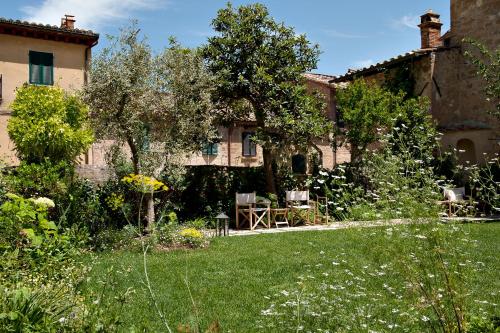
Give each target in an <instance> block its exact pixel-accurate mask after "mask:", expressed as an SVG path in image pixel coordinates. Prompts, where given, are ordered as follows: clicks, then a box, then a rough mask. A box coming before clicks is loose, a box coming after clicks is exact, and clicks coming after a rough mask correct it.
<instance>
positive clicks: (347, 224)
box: [229, 216, 500, 236]
mask: <svg viewBox="0 0 500 333" xmlns="http://www.w3.org/2000/svg"><path fill="white" fill-rule="evenodd" d="M441 220H442V221H443V222H452V221H453V222H469V223H474V222H476V223H479V222H493V221H500V216H494V217H480V218H479V217H478V218H460V217H452V218H442V219H441ZM412 222H414V220H411V219H394V220H380V221H343V222H333V223H330V224H316V225H303V226H297V227H280V228H276V227H272V228H270V229H266V228H261V229H255V230H234V229H231V230H230V231H229V236H250V235H259V234H275V233H280V232H297V231H318V230H337V229H347V228H370V227H381V226H390V225H401V224H409V223H412Z"/></svg>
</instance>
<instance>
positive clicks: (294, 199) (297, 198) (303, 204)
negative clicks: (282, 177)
mask: <svg viewBox="0 0 500 333" xmlns="http://www.w3.org/2000/svg"><path fill="white" fill-rule="evenodd" d="M312 203H313V202H312V201H310V200H309V191H286V208H287V209H288V210H289V211H290V215H291V224H292V226H294V225H295V224H296V223H294V217H295V215H296V214H297V213H298V212H300V211H304V210H305V211H306V214H307V218H306V224H309V215H310V212H311V210H312V211H313V212H315V208H314V206H313V205H312ZM314 219H315V218H314Z"/></svg>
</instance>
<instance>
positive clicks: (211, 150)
mask: <svg viewBox="0 0 500 333" xmlns="http://www.w3.org/2000/svg"><path fill="white" fill-rule="evenodd" d="M217 149H218V144H217V143H207V144H206V145H205V146H204V147H203V149H202V151H201V152H202V154H203V155H208V156H215V155H217V153H218V151H217Z"/></svg>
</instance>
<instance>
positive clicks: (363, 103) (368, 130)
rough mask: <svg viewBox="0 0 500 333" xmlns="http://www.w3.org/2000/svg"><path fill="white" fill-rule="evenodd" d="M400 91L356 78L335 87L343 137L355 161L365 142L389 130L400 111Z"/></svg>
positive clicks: (401, 96) (364, 147)
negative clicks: (395, 92)
mask: <svg viewBox="0 0 500 333" xmlns="http://www.w3.org/2000/svg"><path fill="white" fill-rule="evenodd" d="M403 100H404V93H403V92H400V93H397V94H394V93H391V92H390V91H389V90H386V89H383V88H380V87H378V86H377V85H371V84H369V83H367V82H366V81H364V80H356V81H354V82H353V83H351V84H349V85H348V86H347V87H345V88H344V89H341V90H339V91H338V94H337V105H338V107H339V110H340V112H341V113H342V117H343V119H344V122H345V124H346V127H347V131H346V132H345V138H346V140H347V142H348V143H349V144H350V146H351V154H352V160H353V161H359V159H360V158H361V154H362V152H363V151H364V150H365V149H366V147H367V146H368V145H370V144H371V143H373V142H375V141H377V140H378V139H380V138H381V136H382V135H383V134H385V133H388V132H390V130H391V129H392V126H393V125H394V121H395V118H396V117H397V115H398V113H400V112H399V111H400V108H401V105H402V102H403Z"/></svg>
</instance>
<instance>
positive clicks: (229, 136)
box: [227, 125, 233, 167]
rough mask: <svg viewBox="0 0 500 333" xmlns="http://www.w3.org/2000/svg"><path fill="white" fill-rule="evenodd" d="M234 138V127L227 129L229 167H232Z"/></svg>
mask: <svg viewBox="0 0 500 333" xmlns="http://www.w3.org/2000/svg"><path fill="white" fill-rule="evenodd" d="M232 136H233V125H229V127H228V128H227V166H228V167H230V166H231V137H232Z"/></svg>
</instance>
